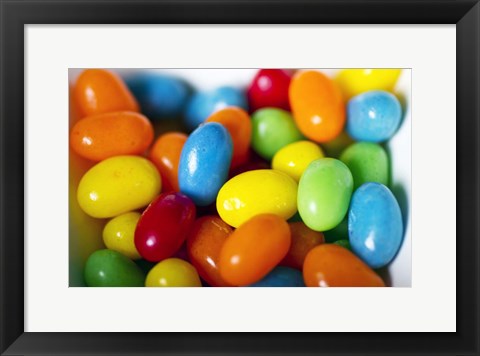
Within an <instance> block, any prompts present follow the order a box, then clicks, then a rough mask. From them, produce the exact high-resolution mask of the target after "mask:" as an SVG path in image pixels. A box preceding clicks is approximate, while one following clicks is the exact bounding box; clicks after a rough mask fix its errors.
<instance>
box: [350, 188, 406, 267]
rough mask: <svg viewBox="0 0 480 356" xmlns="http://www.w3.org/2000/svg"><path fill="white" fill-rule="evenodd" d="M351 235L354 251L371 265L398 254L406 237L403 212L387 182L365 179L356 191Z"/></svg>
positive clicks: (376, 264) (378, 265) (351, 207)
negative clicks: (372, 181)
mask: <svg viewBox="0 0 480 356" xmlns="http://www.w3.org/2000/svg"><path fill="white" fill-rule="evenodd" d="M348 235H349V240H350V245H351V247H352V250H353V252H354V253H355V254H356V255H357V256H358V257H360V258H361V259H362V260H363V261H364V262H365V263H367V264H368V265H369V266H370V267H372V268H380V267H383V266H385V265H386V264H388V263H389V262H390V261H391V260H392V259H393V258H394V257H395V255H396V254H397V252H398V250H399V248H400V245H401V243H402V238H403V223H402V213H401V211H400V207H399V205H398V202H397V200H396V199H395V196H394V195H393V194H392V192H391V191H390V190H389V189H388V188H387V187H386V186H384V185H383V184H380V183H371V182H370V183H365V184H363V185H362V186H361V187H360V188H358V189H357V190H356V191H355V193H353V197H352V201H351V203H350V211H349V214H348Z"/></svg>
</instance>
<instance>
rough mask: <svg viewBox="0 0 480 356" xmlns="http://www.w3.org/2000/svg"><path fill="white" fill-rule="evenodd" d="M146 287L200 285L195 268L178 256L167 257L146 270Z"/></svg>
mask: <svg viewBox="0 0 480 356" xmlns="http://www.w3.org/2000/svg"><path fill="white" fill-rule="evenodd" d="M145 286H146V287H201V286H202V282H201V281H200V278H199V277H198V273H197V271H196V270H195V268H194V267H193V266H192V265H191V264H190V263H188V262H187V261H184V260H181V259H179V258H168V259H166V260H163V261H162V262H160V263H158V264H157V265H156V266H155V267H153V268H152V269H151V270H150V272H148V275H147V279H146V280H145Z"/></svg>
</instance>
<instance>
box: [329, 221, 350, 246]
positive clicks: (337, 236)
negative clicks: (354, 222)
mask: <svg viewBox="0 0 480 356" xmlns="http://www.w3.org/2000/svg"><path fill="white" fill-rule="evenodd" d="M323 236H325V242H327V243H332V242H335V241H338V240H348V219H347V217H345V219H343V220H342V221H341V222H340V224H338V225H337V226H335V227H334V228H333V229H331V230H328V231H324V232H323Z"/></svg>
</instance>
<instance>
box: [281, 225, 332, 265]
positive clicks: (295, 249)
mask: <svg viewBox="0 0 480 356" xmlns="http://www.w3.org/2000/svg"><path fill="white" fill-rule="evenodd" d="M288 225H289V226H290V232H291V234H292V244H291V245H290V249H289V250H288V253H287V255H286V256H285V258H284V259H283V261H282V263H281V264H282V265H283V266H287V267H292V268H297V269H300V270H301V269H302V267H303V261H305V257H306V256H307V254H308V252H310V250H311V249H313V248H314V247H315V246H318V245H321V244H323V243H324V242H325V238H324V236H323V234H322V233H321V232H318V231H313V230H311V229H309V228H308V227H307V225H305V224H304V223H303V222H293V223H289V224H288Z"/></svg>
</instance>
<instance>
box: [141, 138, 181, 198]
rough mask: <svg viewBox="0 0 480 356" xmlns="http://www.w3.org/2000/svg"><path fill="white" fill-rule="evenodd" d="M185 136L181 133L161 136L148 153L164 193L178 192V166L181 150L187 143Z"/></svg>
mask: <svg viewBox="0 0 480 356" xmlns="http://www.w3.org/2000/svg"><path fill="white" fill-rule="evenodd" d="M187 138H188V137H187V135H185V134H183V133H181V132H168V133H166V134H163V135H161V136H160V137H159V138H158V139H157V141H155V144H154V145H153V147H152V150H151V151H150V159H151V160H152V162H153V163H155V165H156V166H157V168H158V170H159V172H160V175H161V176H162V182H163V183H164V189H163V191H164V192H168V191H171V190H173V191H175V192H179V191H180V188H179V186H178V164H179V162H180V155H181V153H182V148H183V145H184V144H185V142H186V141H187Z"/></svg>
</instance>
